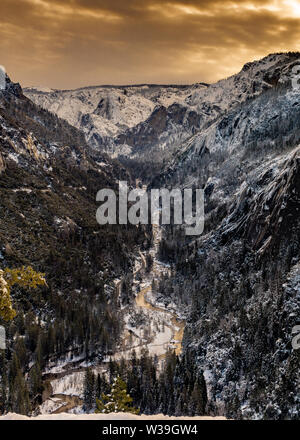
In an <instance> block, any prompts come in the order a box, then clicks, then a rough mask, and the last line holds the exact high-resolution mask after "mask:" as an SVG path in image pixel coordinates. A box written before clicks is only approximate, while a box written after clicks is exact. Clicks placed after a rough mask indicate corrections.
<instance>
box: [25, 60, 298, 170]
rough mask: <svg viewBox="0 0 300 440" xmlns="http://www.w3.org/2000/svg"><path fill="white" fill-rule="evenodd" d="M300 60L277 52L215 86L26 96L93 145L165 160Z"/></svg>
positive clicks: (108, 88)
mask: <svg viewBox="0 0 300 440" xmlns="http://www.w3.org/2000/svg"><path fill="white" fill-rule="evenodd" d="M297 59H298V56H297V55H296V54H272V55H269V56H267V57H265V58H264V59H262V60H260V61H255V62H252V63H247V64H246V65H245V66H244V67H243V69H242V70H241V72H239V73H238V74H236V75H233V76H231V77H230V78H227V79H224V80H221V81H219V82H217V83H215V84H211V85H207V84H203V83H198V84H193V85H190V86H188V85H186V86H159V85H142V86H123V87H121V86H120V87H119V86H105V87H101V86H99V87H97V86H96V87H86V88H81V89H77V90H71V91H69V90H66V91H64V90H62V91H61V90H44V89H42V90H39V89H38V88H31V89H26V90H25V94H26V95H27V96H28V97H29V98H30V99H32V100H33V101H34V102H35V103H36V104H38V105H40V106H42V107H43V108H45V109H47V110H49V111H51V112H53V113H55V114H57V115H58V116H59V117H61V118H63V119H66V120H67V121H68V122H69V123H70V124H72V125H74V126H75V127H77V128H79V129H81V130H82V131H83V132H84V133H85V136H86V139H87V142H88V143H89V144H90V145H91V146H92V147H94V148H100V149H102V150H103V149H104V150H106V151H107V152H109V153H110V154H111V155H113V156H119V155H126V156H128V157H131V158H139V159H141V160H145V157H147V158H151V160H152V161H158V162H159V161H161V160H162V158H165V159H167V160H168V159H169V158H170V157H171V155H172V154H173V153H174V152H175V151H176V150H177V149H180V148H181V146H182V144H183V143H184V142H185V141H187V140H188V139H190V138H191V137H192V136H193V135H195V134H197V133H199V132H200V133H201V132H202V131H203V129H204V128H205V127H207V126H208V125H209V124H211V123H212V122H213V121H215V120H216V119H217V118H219V117H220V116H221V115H224V114H227V113H228V112H231V111H232V110H233V109H235V108H236V107H238V106H240V105H241V104H242V103H244V102H246V101H249V100H250V99H254V98H256V97H258V96H259V95H261V94H262V93H263V92H265V91H267V90H269V89H271V88H273V87H275V86H276V85H277V84H280V83H281V82H282V81H284V78H285V76H286V75H289V72H290V70H291V68H292V66H293V63H295V62H296V61H297Z"/></svg>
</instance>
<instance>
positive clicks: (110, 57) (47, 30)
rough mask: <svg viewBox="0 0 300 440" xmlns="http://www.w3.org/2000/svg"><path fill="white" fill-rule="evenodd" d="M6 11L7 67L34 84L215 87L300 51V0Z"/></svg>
mask: <svg viewBox="0 0 300 440" xmlns="http://www.w3.org/2000/svg"><path fill="white" fill-rule="evenodd" d="M0 14H1V24H0V39H1V44H0V64H3V65H5V66H6V68H7V70H8V72H10V73H11V75H12V76H13V78H14V79H17V80H19V81H21V82H22V84H26V85H29V84H30V85H31V84H41V85H49V86H51V87H76V86H81V85H86V84H100V83H123V84H124V83H137V82H160V83H162V82H195V81H208V82H211V81H214V80H216V79H218V78H221V77H224V76H228V75H229V74H232V73H234V72H236V71H238V70H239V69H240V68H241V66H242V64H243V63H244V62H247V61H249V60H251V59H255V58H259V57H262V56H264V55H266V54H268V53H270V52H274V51H284V50H296V49H299V43H298V41H299V19H300V4H299V2H298V1H294V0H277V1H276V0H273V1H271V0H270V1H255V0H253V1H243V0H239V1H219V0H212V1H209V2H208V1H203V0H198V1H197V0H194V1H192V0H191V1H179V0H170V1H154V0H143V1H137V0H129V1H124V0H110V1H109V0H98V1H97V0H64V1H59V0H51V1H50V0H1V3H0Z"/></svg>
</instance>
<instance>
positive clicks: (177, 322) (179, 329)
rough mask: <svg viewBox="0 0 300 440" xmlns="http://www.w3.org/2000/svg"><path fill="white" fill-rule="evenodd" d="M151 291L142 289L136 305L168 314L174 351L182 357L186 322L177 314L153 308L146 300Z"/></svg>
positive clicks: (147, 288)
mask: <svg viewBox="0 0 300 440" xmlns="http://www.w3.org/2000/svg"><path fill="white" fill-rule="evenodd" d="M150 290H151V287H146V288H145V289H142V290H141V291H140V292H139V293H138V294H137V296H136V300H135V302H136V305H137V306H138V307H143V308H145V309H149V310H152V311H156V312H163V313H167V314H169V316H170V324H171V326H170V327H171V329H172V340H173V341H174V343H173V344H172V345H173V347H174V349H175V353H176V354H177V355H180V353H181V351H182V339H183V333H184V327H185V321H184V320H182V319H179V318H178V316H177V315H175V313H172V312H170V311H168V310H166V309H163V308H161V307H157V306H153V305H152V304H151V303H150V302H148V301H147V300H146V298H145V296H146V294H147V293H148V292H149V291H150ZM164 356H165V354H164V355H162V357H164Z"/></svg>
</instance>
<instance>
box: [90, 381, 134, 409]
mask: <svg viewBox="0 0 300 440" xmlns="http://www.w3.org/2000/svg"><path fill="white" fill-rule="evenodd" d="M132 401H133V399H132V397H130V395H129V394H127V386H126V383H125V382H124V381H123V380H122V379H121V377H120V376H117V377H116V378H115V380H114V382H113V385H112V387H111V392H110V394H102V396H101V400H100V399H97V400H96V403H97V409H96V413H105V414H108V413H112V412H128V413H132V414H139V412H140V410H139V409H137V408H134V407H132V406H131V404H132Z"/></svg>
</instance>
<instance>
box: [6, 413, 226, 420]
mask: <svg viewBox="0 0 300 440" xmlns="http://www.w3.org/2000/svg"><path fill="white" fill-rule="evenodd" d="M1 420H167V421H168V420H226V419H225V417H208V416H207V417H205V416H203V417H202V416H201V417H200V416H199V417H169V416H164V415H163V414H156V415H153V416H146V415H144V414H142V415H139V416H137V415H134V414H128V413H112V414H70V413H60V414H47V415H46V414H41V415H39V416H37V417H26V416H22V415H20V414H15V413H8V414H6V415H5V416H1V417H0V421H1Z"/></svg>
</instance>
